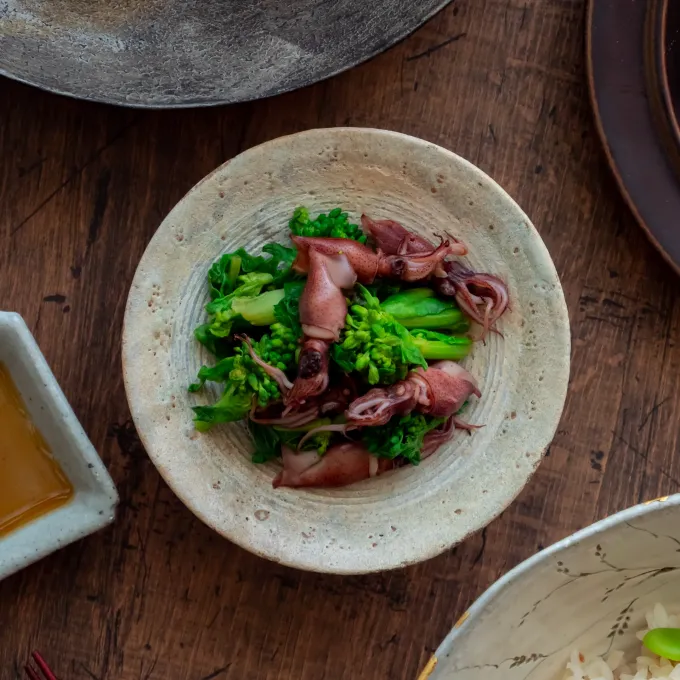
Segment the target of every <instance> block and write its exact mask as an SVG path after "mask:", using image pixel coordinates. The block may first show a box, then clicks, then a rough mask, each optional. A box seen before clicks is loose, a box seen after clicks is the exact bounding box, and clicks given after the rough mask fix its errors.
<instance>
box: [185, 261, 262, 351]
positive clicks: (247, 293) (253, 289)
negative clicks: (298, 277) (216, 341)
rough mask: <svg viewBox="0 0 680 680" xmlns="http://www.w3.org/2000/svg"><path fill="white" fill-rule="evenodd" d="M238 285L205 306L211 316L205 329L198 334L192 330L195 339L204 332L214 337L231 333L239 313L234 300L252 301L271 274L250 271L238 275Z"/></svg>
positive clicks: (199, 338)
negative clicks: (244, 299)
mask: <svg viewBox="0 0 680 680" xmlns="http://www.w3.org/2000/svg"><path fill="white" fill-rule="evenodd" d="M238 279H239V281H238V282H239V285H238V287H237V288H235V289H234V290H233V292H231V293H229V294H228V295H225V296H224V297H220V298H216V299H214V300H213V301H212V302H209V303H208V304H207V305H206V306H205V311H206V312H208V314H210V316H211V320H210V323H209V325H208V328H207V329H203V328H202V327H199V328H202V330H201V335H200V336H199V335H198V334H196V332H194V334H195V336H196V339H197V340H201V337H204V335H205V334H208V335H212V336H213V337H215V338H226V337H228V336H229V335H231V332H232V326H233V325H234V320H235V319H237V318H238V317H239V316H240V315H239V313H238V312H237V311H235V310H234V308H233V303H234V300H236V299H237V298H247V299H249V300H251V301H252V298H254V297H255V296H256V295H258V294H259V293H260V291H261V290H262V288H264V286H266V285H268V284H270V283H271V282H272V281H273V277H272V275H271V274H266V273H261V272H252V273H250V274H244V275H243V276H239V277H238Z"/></svg>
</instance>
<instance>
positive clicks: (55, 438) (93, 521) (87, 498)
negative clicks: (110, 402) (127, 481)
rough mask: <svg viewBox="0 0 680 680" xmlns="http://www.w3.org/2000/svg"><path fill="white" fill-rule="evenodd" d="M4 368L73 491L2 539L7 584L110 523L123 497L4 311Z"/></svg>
mask: <svg viewBox="0 0 680 680" xmlns="http://www.w3.org/2000/svg"><path fill="white" fill-rule="evenodd" d="M0 363H3V364H4V365H5V366H6V367H7V369H8V370H9V372H10V375H11V377H12V380H13V382H14V384H15V385H16V387H17V389H18V390H19V393H20V394H21V397H22V399H23V401H24V404H25V405H26V409H27V410H28V413H29V415H30V417H31V420H32V421H33V423H34V425H35V426H36V427H37V429H38V430H39V431H40V433H41V434H42V436H43V437H44V439H45V441H46V442H47V444H48V445H49V447H50V449H51V451H52V454H53V455H54V458H55V459H56V460H57V461H58V463H59V465H60V466H61V468H62V470H63V471H64V473H65V475H66V476H67V477H68V479H69V480H70V482H71V484H72V485H73V490H74V494H73V497H72V498H71V500H70V501H69V502H68V503H66V504H65V505H63V506H61V507H59V508H57V509H55V510H52V511H50V512H48V513H46V514H44V515H42V516H40V517H38V518H37V519H34V520H32V521H30V522H28V523H27V524H25V525H22V526H21V527H19V528H17V529H15V530H14V531H12V532H11V533H9V534H7V536H5V537H3V538H0V579H3V578H5V577H6V576H9V575H10V574H12V573H14V572H15V571H18V570H19V569H22V568H23V567H25V566H27V565H29V564H31V563H32V562H35V561H36V560H39V559H41V558H42V557H45V556H46V555H49V554H50V553H52V552H54V551H55V550H58V549H59V548H62V547H64V546H65V545H67V544H69V543H72V542H73V541H76V540H78V539H80V538H83V537H84V536H87V535H88V534H91V533H93V532H95V531H97V530H98V529H101V528H103V527H105V526H106V525H107V524H110V523H111V522H112V521H113V519H114V516H115V509H116V505H117V504H118V493H117V492H116V487H115V486H114V484H113V481H112V480H111V477H110V476H109V473H108V472H107V470H106V468H105V467H104V464H103V463H102V461H101V459H100V458H99V455H98V454H97V451H96V450H95V448H94V447H93V446H92V444H91V442H90V440H89V439H88V437H87V435H86V434H85V431H84V430H83V428H82V426H81V424H80V423H79V422H78V419H77V418H76V415H75V413H74V412H73V410H72V409H71V407H70V405H69V403H68V401H67V400H66V397H65V396H64V393H63V392H62V391H61V388H60V387H59V385H58V383H57V381H56V379H55V377H54V375H53V373H52V371H51V370H50V367H49V366H48V364H47V361H46V360H45V357H44V356H43V354H42V352H41V351H40V348H39V347H38V345H37V343H36V342H35V340H34V338H33V335H32V334H31V332H30V330H29V329H28V327H27V326H26V324H25V323H24V320H23V319H22V318H21V316H19V314H15V313H13V312H0ZM1 473H2V471H0V474H1Z"/></svg>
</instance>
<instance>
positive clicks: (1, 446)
mask: <svg viewBox="0 0 680 680" xmlns="http://www.w3.org/2000/svg"><path fill="white" fill-rule="evenodd" d="M72 496H73V486H71V482H69V480H68V479H67V477H66V475H65V474H64V472H63V471H62V469H61V468H60V467H59V464H58V463H57V461H56V460H55V459H54V457H53V456H52V452H51V451H50V449H49V446H48V445H47V443H46V442H45V440H44V439H43V436H42V435H41V434H40V432H38V430H37V429H36V427H35V425H33V423H32V422H31V419H30V416H29V414H28V411H27V410H26V406H25V405H24V402H23V400H22V398H21V395H20V394H19V391H18V390H17V388H16V386H15V385H14V382H13V381H12V377H11V376H10V374H9V371H8V370H7V368H6V367H5V366H4V365H3V364H1V363H0V538H1V537H3V536H5V535H6V534H8V533H9V532H10V531H13V530H14V529H16V528H17V527H19V526H21V525H22V524H25V523H27V522H30V521H31V520H33V519H36V518H37V517H40V516H41V515H44V514H45V513H47V512H50V511H51V510H54V509H55V508H58V507H59V506H61V505H64V504H65V503H67V502H68V501H69V500H70V498H71V497H72Z"/></svg>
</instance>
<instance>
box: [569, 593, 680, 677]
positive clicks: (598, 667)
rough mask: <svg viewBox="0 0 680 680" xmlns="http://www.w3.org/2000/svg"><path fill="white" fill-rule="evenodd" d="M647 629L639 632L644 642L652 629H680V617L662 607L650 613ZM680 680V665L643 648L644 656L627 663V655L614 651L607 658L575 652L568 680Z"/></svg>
mask: <svg viewBox="0 0 680 680" xmlns="http://www.w3.org/2000/svg"><path fill="white" fill-rule="evenodd" d="M646 619H647V628H645V629H644V630H641V631H639V632H638V633H636V635H637V638H638V640H642V638H644V636H645V635H646V633H647V632H648V631H650V630H652V628H680V616H679V615H674V614H669V613H668V612H667V611H666V609H665V607H663V606H662V605H661V604H655V605H654V609H652V610H651V611H649V612H647V615H646ZM649 678H669V679H670V680H680V662H673V661H669V660H668V659H664V658H663V657H660V656H656V654H652V653H651V652H650V651H649V650H648V649H645V648H644V647H643V648H642V652H641V656H638V657H637V659H635V661H634V662H633V660H632V659H628V660H627V661H626V659H625V657H624V653H623V652H620V651H613V652H610V653H609V654H608V655H607V656H606V657H602V656H593V655H591V656H588V655H587V654H583V653H582V652H579V651H578V650H574V651H573V652H572V653H571V659H570V661H569V663H567V672H566V674H565V676H564V680H649Z"/></svg>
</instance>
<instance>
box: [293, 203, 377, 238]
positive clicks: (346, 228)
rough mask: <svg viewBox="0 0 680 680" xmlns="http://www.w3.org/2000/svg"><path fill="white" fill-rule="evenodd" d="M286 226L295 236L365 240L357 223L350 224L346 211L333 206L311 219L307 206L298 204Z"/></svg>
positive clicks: (364, 235)
mask: <svg viewBox="0 0 680 680" xmlns="http://www.w3.org/2000/svg"><path fill="white" fill-rule="evenodd" d="M288 226H289V227H290V230H291V232H292V233H293V234H295V235H296V236H312V237H323V238H350V239H352V240H353V241H359V243H366V240H367V237H366V234H364V233H363V232H362V231H361V228H360V227H359V225H358V224H350V222H349V218H348V215H347V213H346V212H342V209H341V208H334V209H333V210H331V211H330V212H329V213H328V215H326V214H325V213H322V214H321V215H319V216H318V217H316V219H314V220H312V219H311V218H310V216H309V211H308V210H307V208H305V207H303V206H300V207H298V208H295V212H294V213H293V219H292V220H291V221H290V222H289V223H288Z"/></svg>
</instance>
